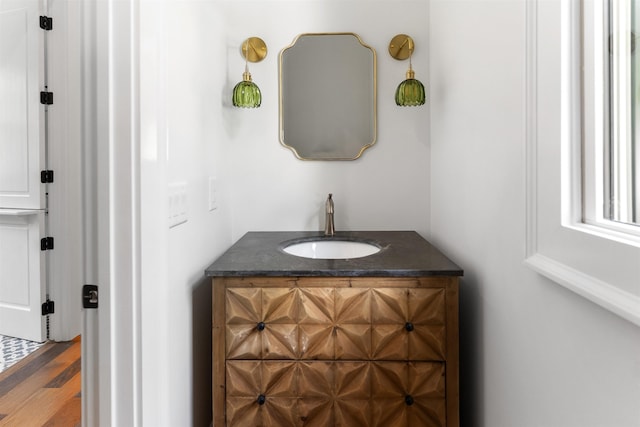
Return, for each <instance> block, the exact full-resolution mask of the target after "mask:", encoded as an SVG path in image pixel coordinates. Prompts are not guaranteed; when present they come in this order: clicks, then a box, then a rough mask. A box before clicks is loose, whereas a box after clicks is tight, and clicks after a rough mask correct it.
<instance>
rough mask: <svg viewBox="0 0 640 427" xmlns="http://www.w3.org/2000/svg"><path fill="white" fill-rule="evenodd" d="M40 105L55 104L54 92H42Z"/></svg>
mask: <svg viewBox="0 0 640 427" xmlns="http://www.w3.org/2000/svg"><path fill="white" fill-rule="evenodd" d="M40 104H44V105H52V104H53V92H47V91H42V92H40Z"/></svg>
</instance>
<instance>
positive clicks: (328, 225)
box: [324, 193, 336, 236]
mask: <svg viewBox="0 0 640 427" xmlns="http://www.w3.org/2000/svg"><path fill="white" fill-rule="evenodd" d="M332 196H333V194H331V193H329V197H327V203H326V207H325V211H326V220H325V223H324V235H325V236H333V235H334V234H335V232H336V227H335V223H334V222H333V212H334V208H333V199H332V198H331V197H332Z"/></svg>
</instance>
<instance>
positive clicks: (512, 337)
mask: <svg viewBox="0 0 640 427" xmlns="http://www.w3.org/2000/svg"><path fill="white" fill-rule="evenodd" d="M543 3H544V2H543ZM525 7H526V4H525V2H524V1H517V0H499V1H494V0H486V1H485V0H476V1H450V0H431V2H430V14H431V20H430V23H431V25H430V29H431V34H430V42H431V44H430V58H429V61H430V64H431V80H430V86H431V91H432V97H431V136H430V140H431V151H432V162H431V182H432V185H431V200H430V203H431V206H432V210H431V240H432V241H433V242H434V243H436V244H437V245H438V246H439V247H440V248H441V249H443V250H444V251H445V252H446V253H447V254H448V255H449V256H451V257H452V258H453V259H454V260H456V262H458V263H459V264H460V265H461V266H462V267H463V268H464V270H465V277H464V280H463V283H462V289H461V327H462V331H461V354H462V366H461V371H462V372H461V378H462V387H461V389H462V392H461V393H462V417H463V423H464V425H470V426H487V427H503V426H504V427H511V426H518V427H526V426H536V427H540V426H549V427H572V426H594V427H595V426H598V427H600V426H609V427H634V426H638V425H640V407H639V406H638V401H640V329H639V328H638V327H637V326H634V325H632V324H631V323H629V322H627V321H625V320H622V319H621V318H619V317H617V316H615V315H613V314H611V313H610V312H608V311H605V310H604V309H602V308H600V307H599V306H596V305H594V304H593V303H591V302H589V301H587V300H585V299H583V298H582V297H579V296H577V295H576V294H574V293H572V292H570V291H568V290H566V289H564V288H562V287H560V286H558V285H556V284H555V283H552V282H550V281H549V280H547V279H544V278H542V277H541V276H539V275H537V274H536V273H534V272H532V271H531V270H529V269H528V268H527V267H525V265H524V264H523V261H524V258H525V229H526V224H525V214H526V206H525V203H526V200H525V148H526V147H525V133H524V132H525V127H524V126H525V123H524V118H525V117H524V114H525V111H524V107H525V99H524V95H525V80H524V70H525V69H524V66H525V53H526V52H525V41H526V40H525V35H526V33H525V28H526V25H525ZM557 10H558V11H559V8H558V9H557ZM544 18H545V19H544V21H542V22H541V24H540V28H539V31H541V32H542V33H541V36H542V37H540V39H539V40H548V42H551V43H559V40H553V39H550V38H545V37H544V36H545V33H544V32H545V31H556V32H557V28H556V26H557V25H558V24H559V22H560V21H559V16H557V14H556V15H553V14H552V15H545V16H544ZM539 49H545V46H544V45H541V46H539ZM559 59H560V58H558V61H559ZM557 71H558V72H559V62H558V67H557ZM553 72H554V70H553V69H549V70H545V73H553ZM558 77H559V75H558ZM556 95H557V94H556ZM539 102H540V108H541V110H542V111H546V110H548V108H549V107H553V105H554V104H555V103H558V102H559V98H557V97H554V98H545V99H541V100H539ZM538 143H539V144H558V143H559V138H558V139H548V140H544V141H538ZM558 161H559V159H558ZM577 255H579V254H577Z"/></svg>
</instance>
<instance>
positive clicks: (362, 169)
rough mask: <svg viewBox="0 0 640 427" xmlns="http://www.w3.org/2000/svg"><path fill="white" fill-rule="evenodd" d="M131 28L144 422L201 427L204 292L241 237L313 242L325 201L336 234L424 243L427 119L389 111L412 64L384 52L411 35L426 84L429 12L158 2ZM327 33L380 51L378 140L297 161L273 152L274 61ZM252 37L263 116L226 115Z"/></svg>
mask: <svg viewBox="0 0 640 427" xmlns="http://www.w3.org/2000/svg"><path fill="white" fill-rule="evenodd" d="M365 5H366V7H364V6H365ZM406 10H410V11H411V13H407V12H406ZM140 15H141V20H140V21H141V32H140V34H141V62H140V64H141V79H140V84H141V97H140V99H141V138H142V145H141V162H142V168H141V209H142V270H141V274H142V290H141V295H142V323H143V324H142V340H143V342H142V366H143V373H142V376H143V378H142V388H143V390H142V396H143V420H144V424H145V425H153V426H177V425H187V424H189V423H192V424H193V425H197V426H201V425H208V423H209V421H210V411H211V406H210V405H211V389H210V386H211V380H210V378H211V356H210V354H211V308H210V307H211V290H210V284H209V281H208V280H206V279H205V278H204V277H203V272H204V269H205V268H206V267H207V266H208V265H209V264H210V263H211V262H213V261H214V260H215V259H216V258H217V257H218V256H219V255H220V254H221V253H222V252H223V251H224V250H226V249H227V248H228V247H229V246H230V245H231V244H232V243H233V242H234V241H236V240H237V239H238V238H240V237H241V236H242V235H243V234H244V233H245V232H247V231H250V230H320V229H322V227H323V226H324V217H323V216H322V215H321V209H322V207H323V206H324V201H325V198H326V196H327V193H329V192H332V193H333V194H334V199H335V203H336V226H337V229H339V230H340V229H342V230H348V229H360V230H363V229H411V230H417V231H419V232H422V233H423V234H425V233H426V231H427V228H428V224H429V163H430V160H429V146H428V140H429V139H428V133H429V126H428V117H429V115H428V111H429V110H428V108H427V107H421V108H408V109H407V108H400V107H397V106H396V105H395V103H394V101H393V97H394V91H395V88H396V86H397V84H398V83H400V81H402V80H403V79H404V78H405V77H404V76H405V72H406V69H407V67H408V63H407V62H398V61H395V60H394V59H392V58H391V57H390V56H389V55H388V53H387V47H388V44H389V42H390V40H391V38H392V37H393V36H394V35H395V34H397V33H408V34H410V35H411V36H412V37H413V38H414V40H415V43H416V46H417V47H416V52H415V55H414V60H413V64H414V69H415V70H416V73H417V76H418V78H421V79H422V80H423V81H424V82H427V81H428V74H427V70H428V63H427V57H428V50H427V48H428V43H429V42H428V37H427V35H428V28H427V27H426V26H425V25H424V23H425V22H426V19H427V4H426V2H425V1H423V0H420V1H394V2H389V1H368V0H367V1H363V0H362V1H340V2H333V1H304V2H289V1H209V2H203V1H172V0H167V1H147V2H142V3H141V13H140ZM276 23H277V24H276ZM332 31H349V32H355V33H358V34H359V35H360V36H361V37H362V38H363V40H364V41H365V42H366V43H368V44H369V45H371V46H372V47H373V48H374V49H376V51H377V54H378V60H377V64H378V91H379V92H378V100H379V101H378V102H379V103H378V129H379V133H378V140H377V143H376V145H374V146H373V147H372V148H370V149H368V150H367V151H366V152H365V153H364V155H363V156H362V158H361V159H359V160H357V161H353V162H303V161H300V160H297V159H296V158H295V157H294V155H293V153H292V152H290V151H289V150H288V149H286V148H284V147H282V146H281V145H280V143H279V139H278V99H277V94H278V83H277V82H278V62H277V59H278V53H279V51H280V50H281V49H282V48H284V47H285V46H287V45H289V44H290V43H291V41H292V40H293V38H294V37H295V36H296V35H298V34H299V33H303V32H332ZM250 36H258V37H261V38H262V39H263V40H265V42H266V43H267V46H268V49H269V53H268V56H267V58H266V59H265V60H264V61H262V62H260V63H257V64H250V70H251V73H252V75H253V80H254V81H255V82H256V83H257V84H258V85H259V86H260V88H261V90H262V94H263V104H262V107H261V108H259V109H256V110H247V109H236V108H234V107H232V106H231V92H232V88H233V86H234V85H235V84H236V83H237V82H238V81H239V80H240V79H241V78H242V72H243V70H244V60H243V58H242V56H241V55H240V46H241V44H242V42H243V41H244V40H245V39H246V38H247V37H250ZM211 176H213V177H215V178H216V179H217V186H218V205H219V207H218V209H216V210H214V211H212V212H210V211H209V210H208V178H209V177H211ZM173 183H185V184H186V185H187V203H188V221H187V222H186V223H184V224H181V225H179V226H177V227H174V228H171V229H169V228H168V224H167V219H166V218H167V214H168V212H167V197H168V186H169V185H171V184H173Z"/></svg>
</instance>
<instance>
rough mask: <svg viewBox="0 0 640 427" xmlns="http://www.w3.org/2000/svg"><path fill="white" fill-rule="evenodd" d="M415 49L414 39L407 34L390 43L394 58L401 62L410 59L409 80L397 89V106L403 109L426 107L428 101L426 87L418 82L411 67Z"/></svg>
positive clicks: (390, 50) (398, 36) (391, 53)
mask: <svg viewBox="0 0 640 427" xmlns="http://www.w3.org/2000/svg"><path fill="white" fill-rule="evenodd" d="M413 48H414V44H413V39H412V38H411V37H409V36H408V35H406V34H398V35H396V36H395V37H394V38H393V39H391V43H389V54H390V55H391V56H392V57H393V58H395V59H397V60H399V61H404V60H405V59H407V58H409V69H408V70H407V79H406V80H405V81H403V82H402V83H400V84H399V85H398V88H397V89H396V105H400V106H403V107H413V106H417V105H424V103H425V100H426V95H425V90H424V85H423V84H422V83H421V82H420V80H416V73H415V72H414V71H413V68H412V67H411V55H412V54H413Z"/></svg>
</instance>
